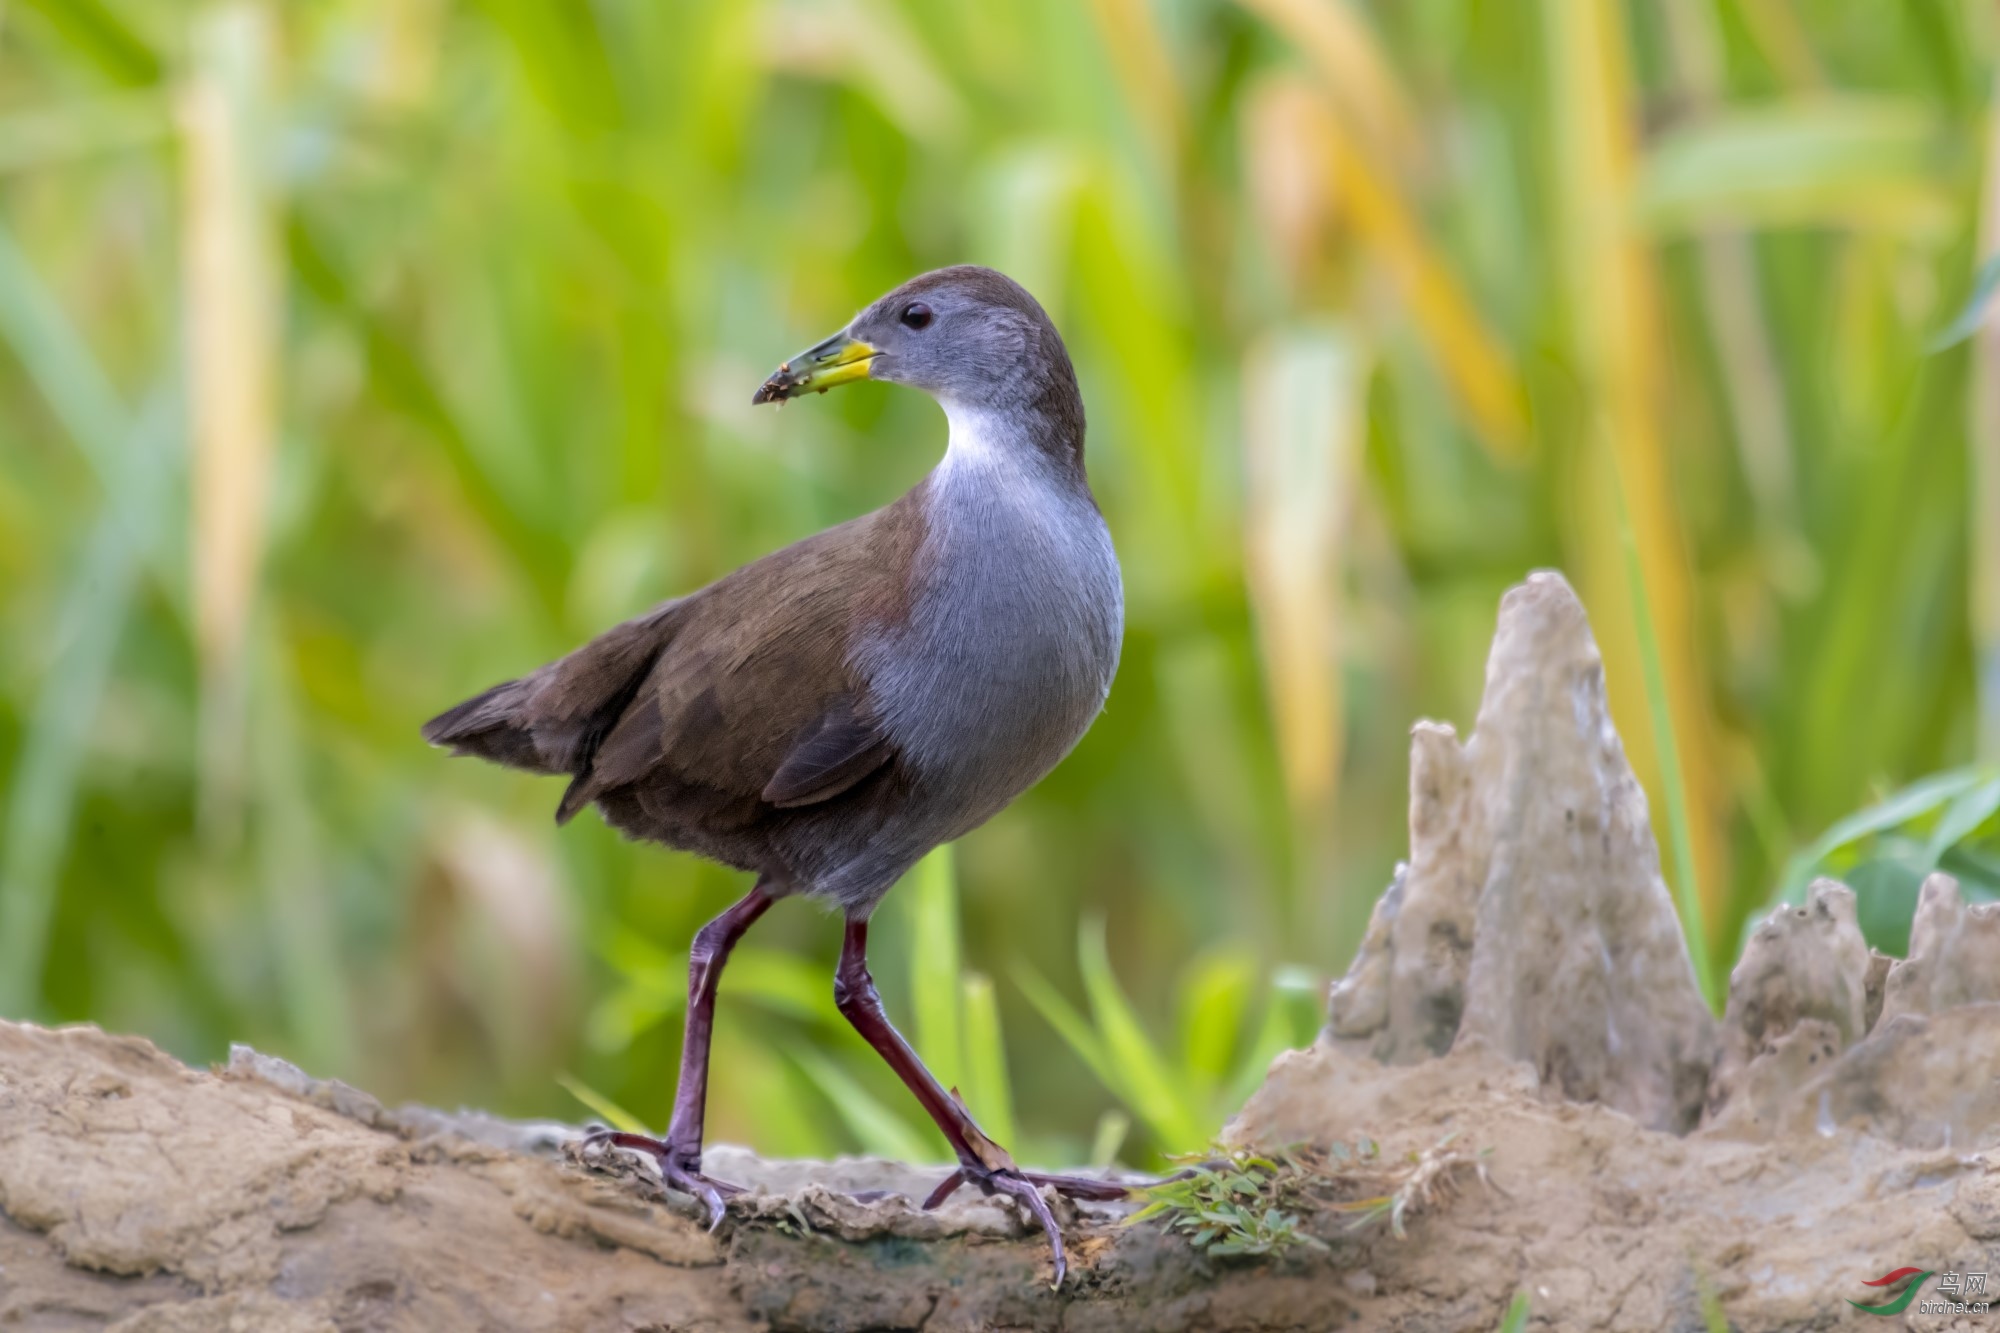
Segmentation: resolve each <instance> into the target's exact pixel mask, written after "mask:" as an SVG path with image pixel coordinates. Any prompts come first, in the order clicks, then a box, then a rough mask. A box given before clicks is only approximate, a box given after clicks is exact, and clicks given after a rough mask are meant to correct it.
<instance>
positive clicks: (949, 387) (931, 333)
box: [423, 265, 1126, 1286]
mask: <svg viewBox="0 0 2000 1333" xmlns="http://www.w3.org/2000/svg"><path fill="white" fill-rule="evenodd" d="M863 380H872V381H880V382H883V383H887V384H899V385H905V386H907V387H909V388H912V389H916V390H918V391H920V392H922V393H925V394H928V395H929V396H930V397H931V398H932V399H933V400H935V401H936V402H937V404H938V405H939V406H940V407H942V408H943V409H944V416H945V421H946V423H947V437H946V444H945V449H944V455H943V457H942V459H941V460H940V461H939V462H938V463H937V465H936V466H935V467H934V468H933V469H932V470H931V471H930V472H929V473H928V474H926V475H925V476H924V477H923V478H922V479H921V480H920V481H918V482H917V484H916V485H915V486H913V487H912V488H911V489H910V490H909V491H908V492H907V493H905V494H904V495H902V496H901V497H900V498H898V499H896V500H895V501H893V502H892V503H890V504H888V505H886V506H884V507H883V508H880V509H877V510H875V511H873V512H872V513H868V514H864V515H862V516H861V517H858V518H855V519H852V520H850V521H848V522H845V523H842V524H839V525H838V526H836V527H832V528H829V529H827V530H826V531H824V532H821V533H819V534H817V535H815V536H811V537H807V538H805V539H804V540H802V541H799V542H797V543H795V544H793V545H790V546H787V547H784V548H783V549H781V550H778V551H775V552H773V553H771V554H769V555H766V556H764V557H763V558H761V559H759V560H756V561H753V562H752V563H750V564H748V565H745V566H743V567H742V568H741V569H738V570H736V571H735V572H734V573H731V574H728V575H726V576H724V577H723V578H721V579H718V580H717V581H715V582H714V583H711V584H709V585H708V586H706V587H704V588H701V589H700V590H698V591H695V592H692V593H689V594H687V595H686V596H683V597H678V598H675V599H673V600H671V601H667V602H664V603H662V604H661V605H659V606H656V607H655V608H653V609H652V610H650V611H647V612H646V613H644V614H643V615H640V616H637V617H635V618H634V619H631V620H628V621H625V622H624V623H623V624H620V625H617V626H615V627H613V628H612V629H610V630H607V631H606V632H605V633H603V634H601V635H599V636H598V637H597V638H595V639H592V640H591V641H590V642H588V643H586V644H584V645H583V646H582V647H580V648H578V649H576V650H575V651H573V652H571V653H570V654H569V655H567V656H566V657H563V658H560V659H558V660H557V661H554V662H551V663H549V664H547V665H545V666H542V667H540V668H539V669H537V670H534V671H531V672H529V673H528V674H527V675H524V676H521V677H519V678H518V679H515V680H510V681H507V682H504V683H502V684H499V685H496V686H494V687H492V688H491V689H489V690H486V691H485V692H484V693H481V694H478V695H475V696H474V697H472V698H470V699H468V700H466V701H465V702H463V703H461V704H459V705H458V706H456V707H455V708H452V709H450V710H448V711H446V712H444V713H442V714H440V715H439V716H437V717H435V718H433V719H432V720H431V721H430V722H428V723H426V724H425V726H424V728H423V735H424V737H425V739H427V740H429V741H430V742H431V743H432V744H434V745H438V746H442V747H444V748H446V749H448V750H450V751H452V752H453V753H455V754H459V755H472V756H477V757H479V758H482V759H487V760H491V761H493V762H495V763H498V764H503V765H506V766H509V767H512V768H517V769H525V770H528V771H530V772H535V773H542V774H549V775H556V776H566V777H567V778H568V779H569V784H568V786H567V788H566V789H565V790H564V792H563V794H562V797H561V800H560V802H559V803H558V805H557V808H556V820H557V823H558V824H562V823H567V822H568V821H569V820H570V819H571V818H572V817H573V816H574V815H576V814H577V813H578V812H579V811H581V810H582V809H584V808H585V807H586V806H591V805H594V806H596V807H597V809H598V810H599V811H600V812H601V814H602V816H603V818H604V819H605V820H606V821H607V822H609V823H610V824H611V825H612V826H613V827H614V828H616V829H618V830H620V831H621V832H623V833H624V834H626V835H627V836H629V837H632V838H636V839H641V840H645V841H650V842H655V843H661V844H665V845H666V846H668V847H672V848H678V849H682V850H685V851H689V852H693V853H696V854H698V855H701V856H705V857H708V858H710V859H712V860H714V861H718V862H720V863H722V864H723V865H726V866H730V867H734V868H735V869H737V870H740V871H744V872H747V873H749V874H751V875H754V876H755V882H754V885H753V887H752V888H751V889H750V891H749V893H748V894H746V895H745V896H744V897H743V898H742V899H741V900H740V901H738V902H737V903H736V904H735V905H734V906H732V907H730V908H729V909H728V910H726V911H724V912H723V913H722V914H721V915H720V916H718V917H716V918H715V919H714V920H712V921H710V922H708V923H707V924H706V925H704V926H703V927H702V928H701V929H700V930H699V931H698V932H697V933H696V934H695V936H694V940H693V943H692V945H691V946H690V949H689V956H688V1004H687V1010H686V1020H685V1021H686V1030H685V1034H684V1038H683V1041H682V1047H681V1064H680V1071H679V1081H678V1084H677V1087H676V1090H675V1094H674V1103H673V1110H672V1113H671V1119H670V1120H669V1122H668V1126H667V1130H666V1132H665V1134H664V1136H662V1137H660V1138H657V1139H656V1138H653V1137H650V1136H647V1135H641V1134H635V1133H627V1132H614V1131H610V1130H600V1131H597V1132H596V1133H595V1134H594V1135H593V1136H592V1137H591V1139H590V1142H591V1143H593V1144H609V1145H613V1146H615V1147H617V1148H621V1149H625V1150H629V1151H634V1152H639V1153H643V1154H646V1155H648V1156H650V1157H651V1158H652V1159H653V1160H654V1162H655V1163H656V1164H657V1165H658V1168H659V1172H660V1176H661V1178H662V1180H663V1181H664V1182H665V1183H666V1184H667V1185H668V1186H670V1187H672V1188H674V1189H676V1190H679V1191H682V1192H684V1193H687V1194H690V1195H692V1196H694V1197H695V1198H696V1199H697V1200H698V1201H699V1202H700V1204H701V1205H702V1206H703V1208H704V1209H705V1212H706V1215H707V1220H708V1224H709V1227H710V1229H711V1230H713V1229H714V1228H715V1226H717V1225H718V1224H719V1223H720V1222H721V1220H722V1217H723V1215H724V1209H725V1199H726V1197H727V1196H728V1195H730V1194H732V1193H736V1192H738V1189H737V1187H736V1186H733V1185H730V1184H728V1183H726V1182H723V1181H719V1180H715V1179H712V1178H710V1177H708V1176H706V1175H704V1174H702V1171H701V1154H702V1140H703V1129H704V1114H705V1106H706V1098H707V1086H708V1064H709V1046H710V1037H711V1033H712V1029H713V1022H714V1011H715V998H716V990H717V985H718V982H719V980H720V977H721V974H722V970H723V968H724V966H725V964H726V963H727V961H728V959H729V954H730V951H731V949H732V948H733V947H734V946H735V944H736V943H737V941H738V940H740V939H741V938H742V936H743V934H744V933H745V932H746V931H747V930H749V929H750V927H751V926H752V925H753V924H754V923H755V922H756V921H757V920H758V918H760V917H762V916H763V915H764V913H765V912H766V911H767V910H768V909H769V908H770V907H771V906H772V904H773V903H775V902H776V901H777V900H779V899H781V898H786V897H803V898H807V899H811V900H817V901H819V902H820V903H822V904H824V905H828V906H830V907H832V908H834V909H836V910H837V911H838V912H839V913H840V914H841V915H842V916H843V918H844V932H843V938H842V947H841V954H840V962H839V964H838V966H837V968H836V970H835V974H834V998H835V1001H836V1003H837V1005H838V1008H839V1011H840V1013H841V1014H842V1015H843V1016H844V1017H845V1018H846V1019H847V1021H848V1022H849V1023H850V1024H852V1026H853V1027H854V1028H855V1029H856V1030H857V1031H858V1032H859V1033H860V1034H861V1036H862V1037H863V1038H864V1039H866V1040H867V1042H868V1044H869V1045H870V1046H871V1047H873V1048H874V1049H875V1051H876V1052H878V1053H879V1054H880V1055H881V1057H882V1058H883V1059H884V1060H885V1061H886V1062H887V1063H888V1064H889V1066H890V1067H891V1068H892V1069H893V1070H894V1071H895V1072H896V1074H897V1076H898V1077H899V1078H900V1079H901V1080H902V1081H903V1083H904V1084H905V1085H906V1086H907V1087H908V1088H909V1090H910V1091H911V1093H913V1094H914V1095H915V1097H916V1098H917V1100H918V1102H919V1103H921V1104H922V1106H923V1109H924V1110H925V1111H926V1112H927V1113H928V1114H929V1116H930V1118H931V1119H932V1120H933V1121H935V1122H936V1124H937V1126H938V1128H939V1129H940V1130H941V1131H942V1132H943V1134H944V1137H945V1139H946V1141H947V1142H948V1143H949V1144H950V1145H951V1148H952V1151H953V1153H954V1155H955V1156H956V1158H957V1166H956V1168H955V1169H954V1170H953V1171H952V1172H951V1174H950V1175H948V1176H947V1177H946V1178H945V1179H944V1180H943V1181H942V1182H941V1183H940V1184H939V1185H938V1187H937V1188H936V1189H935V1190H934V1191H933V1192H932V1193H931V1195H930V1196H929V1197H928V1198H927V1199H925V1200H924V1205H923V1206H924V1207H925V1208H926V1209H929V1208H935V1207H936V1206H938V1205H939V1204H941V1203H942V1202H944V1200H945V1199H947V1198H948V1197H950V1196H951V1194H952V1193H953V1192H954V1191H956V1190H957V1189H959V1188H960V1187H962V1186H965V1185H971V1186H973V1187H976V1188H978V1189H979V1190H981V1191H983V1192H985V1193H986V1194H988V1195H1002V1196H1006V1197H1009V1198H1012V1199H1014V1200H1016V1201H1017V1202H1018V1203H1019V1204H1020V1206H1021V1207H1023V1208H1024V1209H1026V1211H1027V1212H1028V1213H1029V1215H1030V1216H1032V1217H1033V1218H1034V1219H1035V1221H1037V1222H1039V1223H1040V1225H1041V1227H1042V1229H1043V1231H1044V1233H1045V1234H1046V1236H1047V1238H1048V1242H1049V1245H1050V1247H1051V1250H1052V1254H1053V1259H1054V1272H1055V1282H1056V1285H1057V1286H1060V1285H1061V1283H1062V1280H1063V1275H1064V1273H1065V1271H1066V1258H1065V1253H1064V1247H1063V1237H1062V1231H1061V1229H1060V1227H1059V1226H1058V1225H1057V1223H1056V1220H1055V1218H1054V1216H1053V1215H1052V1213H1051V1211H1050V1209H1049V1206H1048V1202H1047V1201H1046V1199H1045V1198H1044V1197H1043V1195H1042V1193H1041V1190H1042V1188H1043V1187H1044V1186H1046V1187H1050V1188H1053V1189H1054V1190H1056V1191H1058V1192H1059V1193H1061V1194H1064V1195H1067V1196H1069V1197H1073V1198H1089V1199H1099V1200H1108V1199H1115V1198H1119V1197H1122V1196H1123V1195H1124V1194H1125V1193H1126V1191H1125V1190H1124V1188H1123V1187H1121V1186H1119V1185H1117V1184H1115V1183H1112V1182H1109V1181H1105V1180H1100V1179H1093V1178H1090V1177H1080V1176H1058V1175H1048V1174H1043V1173H1037V1172H1030V1171H1026V1170H1024V1169H1023V1168H1021V1167H1020V1166H1019V1165H1018V1164H1016V1163H1015V1161H1014V1159H1013V1158H1012V1157H1011V1156H1010V1155H1009V1154H1008V1152H1007V1151H1006V1150H1005V1149H1004V1148H1003V1147H1001V1146H1000V1145H999V1144H997V1143H995V1142H994V1141H993V1140H992V1139H991V1138H989V1137H987V1135H986V1134H985V1133H984V1132H983V1131H982V1130H981V1129H980V1128H979V1125H978V1123H977V1122H976V1121H975V1120H974V1119H973V1117H972V1114H971V1112H970V1110H969V1109H968V1108H967V1107H966V1106H965V1105H964V1104H963V1103H962V1102H961V1100H960V1099H959V1098H958V1097H957V1095H956V1090H952V1091H947V1090H946V1089H945V1088H944V1087H943V1086H941V1085H940V1084H939V1082H938V1081H937V1079H936V1078H935V1077H933V1076H932V1075H931V1073H930V1072H929V1071H928V1070H927V1069H926V1068H925V1067H924V1065H923V1062H922V1061H921V1060H920V1059H919V1058H918V1056H917V1054H916V1052H915V1051H914V1050H913V1049H912V1048H911V1046H910V1044H909V1043H908V1042H907V1041H905V1040H904V1039H903V1037H902V1036H901V1034H899V1033H898V1032H897V1031H896V1029H895V1027H894V1026H893V1025H892V1024H891V1023H890V1022H889V1019H888V1017H887V1015H886V1014H885V1012H884V1011H883V1008H882V1002H881V998H880V996H879V994H878V993H877V991H876V989H875V984H874V981H873V979H872V978H871V977H870V975H869V972H868V962H867V944H868V921H869V917H870V914H871V913H872V912H873V911H874V910H875V907H876V905H877V904H878V903H879V902H880V901H881V900H882V897H883V895H884V894H885V893H887V892H888V890H889V889H890V888H891V887H892V886H893V885H894V884H895V883H896V882H897V880H898V879H900V878H901V877H902V875H903V874H904V872H906V871H907V870H909V869H910V868H911V867H912V866H914V865H915V864H916V863H917V862H918V861H919V860H920V859H921V858H922V857H923V856H924V855H925V854H926V853H928V852H930V851H931V850H932V849H933V848H935V847H937V846H939V845H941V844H944V843H947V842H950V841H952V840H953V839H956V838H958V837H960V836H962V835H964V834H965V833H967V832H970V831H971V830H972V829H974V828H976V827H978V826H979V825H980V824H982V823H984V822H986V821H987V820H988V819H990V818H992V817H993V816H994V815H995V814H997V813H998V812H999V811H1000V810H1001V809H1003V808H1004V807H1005V806H1007V805H1008V804H1009V803H1010V802H1011V801H1013V800H1014V798H1015V797H1016V796H1018V795H1020V794H1021V793H1022V792H1023V791H1025V790H1027V789H1028V788H1029V787H1031V786H1033V785H1034V784H1035V783H1036V782H1037V781H1039V780H1040V779H1041V778H1042V776H1043V775H1044V774H1046V773H1048V772H1049V770H1051V769H1052V768H1054V767H1055V765H1056V764H1057V763H1058V762H1059V761H1060V760H1061V759H1062V758H1063V757H1064V756H1065V755H1066V754H1068V753H1069V751H1070V750H1071V748H1072V747H1074V746H1075V745H1076V743H1077V742H1078V741H1079V740H1080V739H1081V738H1082V737H1083V735H1084V733H1085V732H1086V731H1087V730H1088V729H1089V727H1090V725H1091V723H1092V722H1093V721H1094V720H1095V719H1096V717H1097V716H1098V714H1099V713H1100V712H1101V711H1102V709H1103V707H1104V703H1105V699H1106V696H1107V695H1108V694H1109V692H1110V689H1111V684H1112V679H1113V677H1114V676H1115V674H1116V673H1117V669H1118V658H1119V649H1120V643H1121V639H1122V636H1123V631H1124V590H1123V580H1122V575H1121V572H1120V568H1119V564H1118V556H1117V553H1116V550H1115V549H1114V547H1113V545H1112V540H1111V533H1110V530H1109V528H1108V526H1107V524H1106V522H1105V519H1104V516H1103V513H1102V512H1101V511H1100V509H1099V507H1098V505H1097V502H1096V499H1095V497H1094V496H1093V494H1092V492H1091V489H1090V484H1089V479H1088V477H1087V475H1086V472H1085V468H1084V452H1083V450H1084V404H1083V396H1082V392H1081V390H1080V389H1079V387H1078V383H1077V377H1076V371H1075V368H1074V367H1073V366H1072V364H1071V362H1070V357H1069V353H1068V350H1067V348H1066V347H1065V345H1064V343H1063V339H1062V336H1061V334H1059V333H1058V332H1057V330H1056V326H1055V324H1054V322H1053V321H1052V320H1051V319H1050V318H1049V316H1048V313H1047V312H1046V311H1045V310H1044V309H1043V308H1042V306H1041V305H1040V303H1038V302H1037V301H1036V300H1035V298H1034V297H1033V296H1032V295H1030V294H1029V292H1028V291H1027V290H1026V289H1025V288H1023V287H1022V286H1021V285H1020V284H1019V283H1016V282H1015V281H1013V280H1012V279H1011V278H1008V277H1006V276H1005V275H1003V274H1001V273H999V272H996V271H995V270H993V269H990V268H983V267H978V266H974V265H959V266H954V267H950V268H941V269H937V270H935V271H932V272H928V273H924V274H922V275H920V276H918V277H915V278H912V279H910V280H909V281H907V282H904V283H903V284H902V285H900V286H898V287H896V288H895V289H894V290H892V291H890V292H888V293H887V294H886V295H884V296H882V297H880V298H879V299H877V300H876V301H874V302H872V303H871V304H869V305H868V306H866V307H865V308H863V309H862V310H861V311H860V313H858V314H857V315H855V316H854V318H853V319H852V320H850V321H849V322H848V324H847V325H846V327H845V328H843V329H841V330H840V331H839V332H838V333H835V334H833V335H832V336H831V337H828V338H826V339H824V340H823V341H821V342H819V343H816V344H814V345H813V346H812V347H810V348H808V349H806V350H805V351H804V352H801V353H799V354H798V355H797V356H795V357H792V358H791V359H789V360H787V361H785V362H783V363H782V364H780V365H779V367H778V369H777V370H776V371H775V372H774V373H773V374H772V375H771V376H770V377H769V378H768V379H767V380H766V381H765V382H764V383H763V384H762V385H761V387H759V388H758V389H757V391H756V393H755V394H754V396H753V398H752V400H751V401H752V403H753V405H755V404H762V403H780V404H782V403H783V402H784V401H786V400H788V399H793V398H798V397H801V396H803V395H806V394H812V393H824V392H826V391H827V390H829V389H832V388H835V387H837V386H840V385H844V384H851V383H856V382H859V381H863Z"/></svg>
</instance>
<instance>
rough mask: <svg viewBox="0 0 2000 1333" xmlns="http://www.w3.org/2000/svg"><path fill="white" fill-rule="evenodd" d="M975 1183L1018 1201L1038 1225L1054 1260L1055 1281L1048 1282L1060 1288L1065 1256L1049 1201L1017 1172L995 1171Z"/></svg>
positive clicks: (1066, 1264)
mask: <svg viewBox="0 0 2000 1333" xmlns="http://www.w3.org/2000/svg"><path fill="white" fill-rule="evenodd" d="M979 1183H980V1185H981V1186H982V1187H983V1188H985V1189H987V1190H989V1191H991V1192H992V1193H994V1194H1005V1195H1007V1196H1008V1197H1010V1198H1013V1199H1017V1200H1019V1201H1020V1203H1021V1206H1022V1207H1024V1208H1026V1209H1027V1210H1028V1213H1029V1215H1030V1216H1032V1217H1033V1218H1034V1219H1035V1220H1036V1221H1037V1222H1040V1223H1041V1224H1042V1232H1043V1234H1044V1235H1046V1236H1047V1237H1048V1238H1049V1252H1050V1257H1051V1258H1052V1259H1054V1261H1055V1270H1056V1271H1055V1280H1054V1281H1053V1282H1051V1283H1050V1284H1049V1285H1050V1287H1051V1288H1052V1289H1055V1290H1061V1288H1062V1284H1063V1278H1064V1277H1066V1276H1068V1274H1069V1256H1068V1254H1066V1253H1065V1252H1064V1250H1063V1234H1062V1228H1061V1227H1060V1226H1058V1225H1057V1224H1056V1217H1055V1214H1054V1213H1052V1212H1050V1211H1049V1201H1048V1200H1047V1199H1044V1198H1043V1197H1042V1191H1041V1189H1040V1188H1039V1187H1037V1186H1036V1185H1035V1184H1034V1182H1033V1181H1031V1180H1029V1179H1028V1178H1027V1177H1026V1176H1024V1175H1022V1174H1021V1173H1019V1172H1017V1171H995V1172H994V1173H993V1174H992V1175H990V1176H988V1177H986V1178H985V1179H984V1180H982V1181H980V1182H979Z"/></svg>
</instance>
